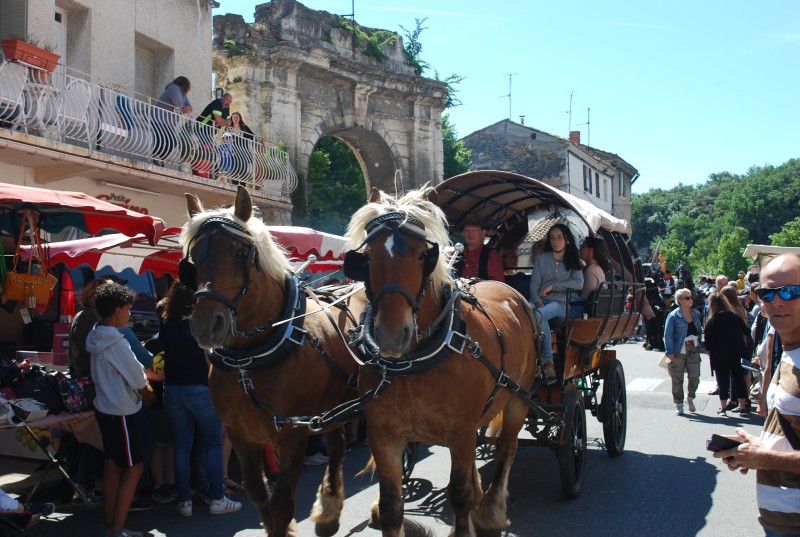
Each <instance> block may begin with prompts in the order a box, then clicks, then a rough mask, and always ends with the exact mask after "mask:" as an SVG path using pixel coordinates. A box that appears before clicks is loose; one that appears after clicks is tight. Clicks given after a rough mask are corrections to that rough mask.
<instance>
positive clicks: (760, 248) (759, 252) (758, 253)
mask: <svg viewBox="0 0 800 537" xmlns="http://www.w3.org/2000/svg"><path fill="white" fill-rule="evenodd" d="M781 254H800V248H799V247H796V246H770V245H769V244H748V245H747V247H746V248H745V249H744V254H743V257H755V258H756V262H755V265H753V266H752V267H751V268H750V271H751V272H760V271H761V267H763V266H764V265H765V264H767V262H769V260H770V259H772V258H773V257H777V256H779V255H781Z"/></svg>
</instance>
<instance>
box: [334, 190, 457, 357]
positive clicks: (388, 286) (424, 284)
mask: <svg viewBox="0 0 800 537" xmlns="http://www.w3.org/2000/svg"><path fill="white" fill-rule="evenodd" d="M425 193H426V191H421V190H415V191H412V192H410V193H408V194H406V195H405V196H403V198H401V199H399V200H397V199H395V198H392V197H389V196H387V195H386V194H384V193H381V192H378V191H377V190H373V194H372V196H371V197H370V202H369V203H368V204H367V205H365V206H364V207H362V208H361V209H359V210H358V211H357V212H356V213H355V214H354V215H353V217H352V218H351V220H350V223H349V224H348V227H347V236H348V237H349V239H350V242H349V244H348V247H349V248H350V249H351V250H350V251H349V252H347V254H346V255H345V262H344V271H345V275H346V276H347V277H348V278H351V279H354V280H360V281H364V282H365V283H366V286H367V294H368V298H369V301H370V306H371V314H372V316H373V318H374V336H373V337H374V340H375V342H376V343H377V345H378V347H379V348H380V351H381V355H382V356H384V357H387V358H398V357H401V356H402V355H404V354H406V353H408V352H409V350H411V346H412V342H413V341H415V337H414V336H415V334H416V330H417V322H418V320H420V321H421V322H422V321H424V319H425V317H426V315H427V317H428V318H430V317H432V316H434V315H435V314H438V310H436V311H435V313H431V312H427V311H423V310H424V303H423V299H425V298H426V297H425V294H426V291H427V289H428V288H429V287H430V288H431V289H432V291H431V293H430V294H429V295H428V297H427V299H426V300H427V302H426V303H427V304H432V305H434V306H432V307H434V309H435V305H436V304H437V303H438V298H437V297H438V294H439V293H438V291H439V290H440V289H441V287H442V285H443V284H444V283H445V282H447V281H450V280H451V278H450V276H449V274H448V271H447V262H446V260H445V259H444V256H441V255H439V248H440V245H442V246H444V245H447V244H449V237H448V234H447V229H446V227H445V222H446V219H445V216H444V213H442V211H441V209H439V208H438V207H437V206H436V205H434V204H433V203H431V202H430V201H428V200H426V199H425ZM362 247H363V250H362Z"/></svg>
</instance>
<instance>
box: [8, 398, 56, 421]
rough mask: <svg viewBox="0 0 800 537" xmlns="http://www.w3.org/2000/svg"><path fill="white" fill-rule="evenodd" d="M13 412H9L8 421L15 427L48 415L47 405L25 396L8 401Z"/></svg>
mask: <svg viewBox="0 0 800 537" xmlns="http://www.w3.org/2000/svg"><path fill="white" fill-rule="evenodd" d="M8 403H9V405H10V406H11V412H10V413H9V414H8V417H7V420H8V423H10V424H11V425H13V426H14V427H24V426H25V425H26V424H27V423H29V422H32V421H36V420H40V419H43V418H44V417H45V416H47V412H48V409H47V405H45V404H44V403H42V402H41V401H37V400H36V399H31V398H29V397H25V398H22V399H14V400H13V401H9V402H8Z"/></svg>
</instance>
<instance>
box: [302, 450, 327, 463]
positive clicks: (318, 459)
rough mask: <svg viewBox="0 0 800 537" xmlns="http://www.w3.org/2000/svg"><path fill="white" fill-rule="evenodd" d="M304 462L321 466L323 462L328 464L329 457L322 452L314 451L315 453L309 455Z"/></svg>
mask: <svg viewBox="0 0 800 537" xmlns="http://www.w3.org/2000/svg"><path fill="white" fill-rule="evenodd" d="M303 464H305V465H306V466H320V465H322V464H328V457H327V456H326V455H324V454H322V453H319V452H317V453H314V454H313V455H309V456H308V457H306V458H305V460H304V461H303Z"/></svg>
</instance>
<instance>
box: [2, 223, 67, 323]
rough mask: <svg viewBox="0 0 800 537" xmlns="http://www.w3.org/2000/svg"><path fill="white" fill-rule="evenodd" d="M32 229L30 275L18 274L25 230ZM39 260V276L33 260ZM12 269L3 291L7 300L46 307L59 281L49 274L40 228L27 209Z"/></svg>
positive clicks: (29, 306)
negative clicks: (34, 270)
mask: <svg viewBox="0 0 800 537" xmlns="http://www.w3.org/2000/svg"><path fill="white" fill-rule="evenodd" d="M26 223H27V226H29V227H30V236H31V243H32V246H33V248H32V250H31V258H30V260H29V261H28V273H27V274H26V273H23V272H18V271H17V263H19V259H20V250H21V248H22V239H23V238H24V237H25V228H26ZM34 257H36V258H37V260H38V266H39V269H40V270H39V271H38V273H37V274H31V273H32V272H33V267H34V263H33V259H34ZM11 266H12V268H11V270H9V271H8V272H7V273H6V282H5V287H4V289H3V296H4V297H5V299H6V300H13V301H16V302H22V303H23V304H25V306H26V307H28V308H35V307H36V305H37V304H39V305H42V304H44V305H46V304H47V303H48V302H50V296H51V295H52V293H53V288H54V287H55V286H56V284H57V283H58V279H57V278H55V277H54V276H51V275H50V274H49V273H48V267H47V262H46V259H45V257H44V251H43V250H42V242H41V240H40V239H39V228H38V227H37V226H36V219H35V218H34V216H33V214H32V213H31V212H30V211H29V210H28V209H26V210H25V214H24V216H23V219H22V223H21V224H20V232H19V239H18V240H17V249H16V250H15V251H14V260H13V262H12V265H11Z"/></svg>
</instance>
